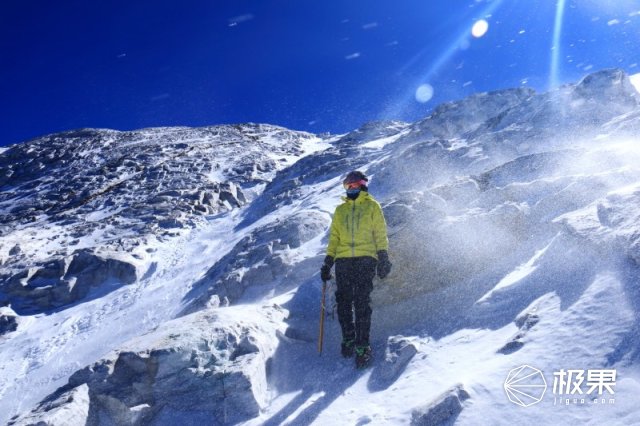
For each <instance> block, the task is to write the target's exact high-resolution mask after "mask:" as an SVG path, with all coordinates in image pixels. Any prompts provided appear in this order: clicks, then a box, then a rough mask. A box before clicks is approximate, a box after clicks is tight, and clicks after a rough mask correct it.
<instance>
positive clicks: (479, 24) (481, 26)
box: [471, 19, 489, 38]
mask: <svg viewBox="0 0 640 426" xmlns="http://www.w3.org/2000/svg"><path fill="white" fill-rule="evenodd" d="M487 30H489V23H488V22H487V21H485V20H484V19H480V20H479V21H476V23H475V24H473V27H471V35H472V36H474V37H475V38H480V37H482V36H483V35H485V34H486V33H487Z"/></svg>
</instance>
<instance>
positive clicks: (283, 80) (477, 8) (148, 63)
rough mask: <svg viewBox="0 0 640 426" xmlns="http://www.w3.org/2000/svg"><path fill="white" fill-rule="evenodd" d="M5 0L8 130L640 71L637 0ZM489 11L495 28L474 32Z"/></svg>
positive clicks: (443, 93) (401, 111) (12, 135)
mask: <svg viewBox="0 0 640 426" xmlns="http://www.w3.org/2000/svg"><path fill="white" fill-rule="evenodd" d="M0 8H1V9H0V43H1V49H0V52H1V58H2V59H1V61H0V93H1V95H0V102H1V104H0V106H1V110H2V114H0V145H7V144H11V143H16V142H19V141H23V140H26V139H29V138H32V137H37V136H40V135H44V134H48V133H53V132H57V131H63V130H68V129H74V128H80V127H101V128H113V129H118V130H130V129H136V128H142V127H151V126H174V125H185V126H204V125H212V124H222V123H238V122H249V121H251V122H265V123H272V124H278V125H282V126H286V127H289V128H292V129H297V130H308V131H312V132H327V131H328V132H332V133H339V132H345V131H348V130H352V129H354V128H356V127H358V126H360V125H361V124H362V123H364V122H367V121H371V120H378V119H403V120H408V121H412V120H416V119H419V118H421V117H424V116H426V115H428V113H429V111H430V110H431V109H432V108H433V107H434V106H436V105H437V104H438V103H441V102H443V101H446V100H453V99H459V98H462V97H464V96H467V95H469V94H471V93H474V92H478V91H487V90H496V89H501V88H508V87H517V86H521V85H526V86H529V87H532V88H534V89H536V90H547V89H548V88H549V86H550V84H554V83H557V84H559V83H563V82H570V81H575V80H576V79H579V78H580V77H581V76H583V75H585V74H587V73H589V72H592V71H596V70H598V69H602V68H607V67H620V68H623V69H625V70H626V71H627V72H628V73H629V74H634V73H637V72H640V69H639V68H638V65H637V64H638V63H640V43H637V40H640V2H638V1H636V0H615V1H613V0H612V1H606V0H559V1H555V0H542V1H536V0H527V1H524V0H522V1H516V0H448V1H446V2H435V1H426V0H420V1H418V0H396V1H380V0H370V1H367V2H366V3H362V2H351V1H343V0H340V1H336V0H325V1H322V2H318V1H307V0H296V1H285V0H278V1H276V0H259V1H258V0H256V1H251V0H234V1H223V0H213V1H199V0H191V1H162V0H154V1H149V0H140V1H127V2H124V1H119V0H113V1H77V0H67V1H63V2H51V1H44V0H32V1H18V0H7V1H5V2H3V3H2V6H0ZM559 11H561V12H563V13H559ZM556 16H561V17H562V20H561V21H560V20H558V19H556ZM481 19H483V20H485V21H486V24H488V28H487V30H486V32H485V33H483V34H481V35H480V36H479V37H474V36H473V35H472V34H471V28H472V26H473V25H474V23H476V22H478V20H481ZM554 34H555V38H554ZM554 40H556V46H555V47H553V45H554ZM554 51H555V52H557V53H556V54H557V61H556V63H557V64H556V65H555V70H554V71H553V73H552V71H551V69H552V54H553V52H554ZM552 74H553V75H552ZM427 85H428V86H427ZM421 86H422V87H423V89H421V92H420V93H421V94H422V95H423V96H422V97H421V98H420V100H418V99H417V98H416V91H417V89H418V88H419V87H421ZM425 88H427V90H426V91H425ZM431 89H432V93H433V95H432V96H429V95H430V94H431Z"/></svg>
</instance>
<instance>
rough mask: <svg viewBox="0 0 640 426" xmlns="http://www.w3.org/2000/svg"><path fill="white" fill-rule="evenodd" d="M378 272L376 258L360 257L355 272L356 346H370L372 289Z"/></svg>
mask: <svg viewBox="0 0 640 426" xmlns="http://www.w3.org/2000/svg"><path fill="white" fill-rule="evenodd" d="M375 272H376V260H375V259H373V258H371V257H364V258H360V259H358V264H357V268H356V271H355V274H354V278H355V288H354V292H355V294H354V307H355V317H356V321H355V322H356V327H355V331H356V346H369V331H370V329H371V291H372V290H373V277H374V276H375Z"/></svg>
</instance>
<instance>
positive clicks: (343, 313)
mask: <svg viewBox="0 0 640 426" xmlns="http://www.w3.org/2000/svg"><path fill="white" fill-rule="evenodd" d="M368 181H369V179H368V178H367V177H366V176H365V174H364V173H362V172H360V171H357V170H355V171H352V172H350V173H349V174H347V176H346V178H345V179H344V181H343V186H344V189H345V190H346V197H343V201H344V202H343V203H342V204H340V205H339V206H338V207H337V208H336V211H335V213H334V215H333V220H332V222H331V229H330V233H329V244H328V246H327V255H326V257H325V259H324V264H323V265H322V267H321V269H320V276H321V278H322V280H323V281H328V280H330V279H331V267H332V266H333V265H334V263H335V267H336V269H335V274H336V287H337V288H336V304H337V310H338V320H339V321H340V327H341V329H342V345H341V352H342V356H344V357H345V358H349V357H352V356H353V355H354V352H355V355H356V367H357V368H363V367H366V366H367V365H368V364H369V362H370V360H371V346H370V345H369V330H370V328H371V291H372V290H373V278H374V276H375V275H376V272H377V274H378V276H379V277H380V278H385V277H386V276H387V275H388V274H389V272H390V271H391V262H390V261H389V254H388V249H389V240H388V239H387V225H386V223H385V220H384V215H383V213H382V208H381V207H380V204H378V202H377V201H376V200H375V199H374V198H373V197H372V196H371V194H369V192H368V187H367V184H368ZM354 316H355V321H354Z"/></svg>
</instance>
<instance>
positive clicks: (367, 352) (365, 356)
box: [356, 345, 371, 368]
mask: <svg viewBox="0 0 640 426" xmlns="http://www.w3.org/2000/svg"><path fill="white" fill-rule="evenodd" d="M370 362H371V346H369V345H367V346H356V368H367V367H368V366H369V363H370Z"/></svg>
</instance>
